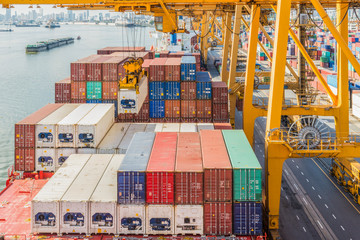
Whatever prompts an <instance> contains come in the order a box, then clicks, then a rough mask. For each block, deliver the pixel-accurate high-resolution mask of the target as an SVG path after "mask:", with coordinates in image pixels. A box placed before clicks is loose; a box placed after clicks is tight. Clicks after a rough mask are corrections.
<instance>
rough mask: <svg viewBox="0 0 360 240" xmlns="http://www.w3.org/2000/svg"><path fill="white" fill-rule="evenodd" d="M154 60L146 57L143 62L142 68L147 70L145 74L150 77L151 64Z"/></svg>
mask: <svg viewBox="0 0 360 240" xmlns="http://www.w3.org/2000/svg"><path fill="white" fill-rule="evenodd" d="M152 61H153V59H145V60H144V62H143V64H142V66H141V67H142V69H143V70H144V72H145V75H146V76H148V77H149V74H150V64H151V62H152Z"/></svg>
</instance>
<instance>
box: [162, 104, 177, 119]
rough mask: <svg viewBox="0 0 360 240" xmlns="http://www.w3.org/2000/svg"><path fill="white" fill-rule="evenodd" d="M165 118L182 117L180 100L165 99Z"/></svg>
mask: <svg viewBox="0 0 360 240" xmlns="http://www.w3.org/2000/svg"><path fill="white" fill-rule="evenodd" d="M165 118H180V100H165Z"/></svg>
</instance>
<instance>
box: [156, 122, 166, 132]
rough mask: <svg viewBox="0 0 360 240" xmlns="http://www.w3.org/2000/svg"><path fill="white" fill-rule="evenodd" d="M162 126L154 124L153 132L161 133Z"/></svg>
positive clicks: (161, 124)
mask: <svg viewBox="0 0 360 240" xmlns="http://www.w3.org/2000/svg"><path fill="white" fill-rule="evenodd" d="M163 126H164V124H163V123H156V126H155V129H154V132H162V129H163Z"/></svg>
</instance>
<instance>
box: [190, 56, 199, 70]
mask: <svg viewBox="0 0 360 240" xmlns="http://www.w3.org/2000/svg"><path fill="white" fill-rule="evenodd" d="M192 55H193V56H194V57H195V61H196V71H200V64H201V55H200V53H193V54H192Z"/></svg>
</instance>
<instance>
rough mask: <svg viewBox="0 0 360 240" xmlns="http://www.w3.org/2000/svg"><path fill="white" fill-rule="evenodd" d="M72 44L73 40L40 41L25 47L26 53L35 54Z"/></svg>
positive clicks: (68, 38)
mask: <svg viewBox="0 0 360 240" xmlns="http://www.w3.org/2000/svg"><path fill="white" fill-rule="evenodd" d="M71 43H74V38H72V37H67V38H58V39H50V40H48V41H40V42H37V43H35V44H30V45H27V46H26V52H27V53H37V52H42V51H46V50H50V49H53V48H57V47H60V46H63V45H67V44H71Z"/></svg>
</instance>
